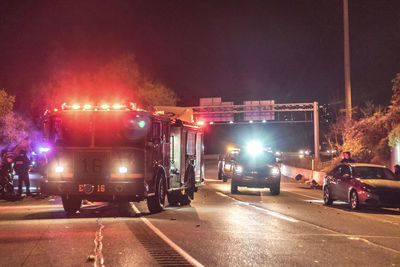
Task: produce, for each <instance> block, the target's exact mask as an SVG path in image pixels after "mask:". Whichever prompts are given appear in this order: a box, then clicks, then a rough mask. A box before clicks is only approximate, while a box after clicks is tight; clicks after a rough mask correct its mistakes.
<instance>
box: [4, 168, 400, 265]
mask: <svg viewBox="0 0 400 267" xmlns="http://www.w3.org/2000/svg"><path fill="white" fill-rule="evenodd" d="M216 177H217V173H216V162H215V161H210V162H208V163H207V164H206V178H207V181H206V185H205V186H203V187H202V188H201V189H200V190H199V192H198V193H197V194H196V195H195V200H194V201H192V203H191V205H190V206H184V207H167V208H166V210H165V211H164V212H162V213H159V214H153V215H150V214H149V213H148V210H147V208H146V203H145V202H141V203H131V204H130V205H129V206H128V205H127V206H126V207H123V209H122V213H121V211H119V208H118V207H116V206H114V205H111V204H108V203H88V204H87V205H84V207H83V208H82V209H81V212H80V213H78V214H76V215H75V216H72V217H66V215H65V214H64V211H63V209H62V205H61V202H60V199H59V198H58V197H55V198H45V199H35V198H25V199H23V200H21V201H17V202H5V201H3V200H1V201H0V266H185V265H186V266H190V265H193V266H400V212H399V211H398V210H394V209H364V210H361V211H357V212H354V211H351V210H350V209H349V208H348V205H347V204H346V203H334V205H333V206H332V207H326V206H324V205H323V203H322V192H321V191H320V190H315V189H310V188H308V187H307V186H306V185H304V184H299V183H296V182H294V181H292V180H290V179H288V178H283V179H282V185H281V186H282V187H281V194H280V195H279V196H272V195H270V193H269V190H268V189H263V190H260V189H247V188H239V191H240V194H235V195H232V194H230V183H229V181H228V183H223V182H221V181H218V180H216ZM121 214H122V215H121Z"/></svg>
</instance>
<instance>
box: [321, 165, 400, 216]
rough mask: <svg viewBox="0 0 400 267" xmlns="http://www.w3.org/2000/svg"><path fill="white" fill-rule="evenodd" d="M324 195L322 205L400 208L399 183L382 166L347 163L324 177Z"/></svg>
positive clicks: (390, 172) (399, 181)
mask: <svg viewBox="0 0 400 267" xmlns="http://www.w3.org/2000/svg"><path fill="white" fill-rule="evenodd" d="M323 192H324V193H323V194H324V203H325V205H331V204H332V203H333V201H335V200H341V201H346V202H349V203H350V207H351V209H353V210H355V209H359V208H360V207H361V206H363V205H365V206H375V207H391V208H400V180H398V179H397V178H396V177H395V175H394V174H393V172H392V171H391V170H389V169H388V168H386V167H385V166H380V165H373V164H364V163H346V164H340V165H339V166H337V167H336V168H334V169H333V170H332V171H330V172H329V173H327V175H326V177H325V179H324V184H323Z"/></svg>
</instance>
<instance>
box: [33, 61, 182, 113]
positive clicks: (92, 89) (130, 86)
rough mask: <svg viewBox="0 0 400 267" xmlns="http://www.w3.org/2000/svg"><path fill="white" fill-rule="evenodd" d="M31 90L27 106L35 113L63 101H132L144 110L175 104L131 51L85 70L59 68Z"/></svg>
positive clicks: (169, 90)
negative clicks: (31, 96)
mask: <svg viewBox="0 0 400 267" xmlns="http://www.w3.org/2000/svg"><path fill="white" fill-rule="evenodd" d="M33 92H35V97H34V101H33V102H32V104H31V109H32V110H33V111H34V112H37V111H39V114H41V113H43V112H44V109H45V108H52V107H57V106H60V105H61V104H62V103H63V102H68V103H73V102H80V103H82V102H87V103H101V102H109V103H114V102H119V103H121V102H126V101H132V102H135V103H136V104H137V105H138V106H139V107H142V108H146V109H151V108H152V106H155V105H176V102H177V95H176V93H175V92H173V91H172V90H171V89H169V88H167V87H165V86H164V85H162V84H161V83H160V82H159V81H156V80H154V79H151V78H149V77H148V76H147V75H146V74H144V73H143V72H142V71H141V70H140V69H139V66H138V64H137V63H136V60H135V57H134V56H133V55H132V54H126V55H123V56H121V57H119V58H116V59H114V60H112V61H110V62H109V63H108V64H106V65H104V66H101V67H99V68H97V69H96V70H94V71H90V72H86V73H76V72H75V71H71V70H69V71H68V70H63V71H59V72H58V73H56V74H55V75H54V76H53V77H52V78H51V79H49V81H47V82H46V83H43V84H39V85H37V86H35V88H34V89H33ZM39 114H37V115H39Z"/></svg>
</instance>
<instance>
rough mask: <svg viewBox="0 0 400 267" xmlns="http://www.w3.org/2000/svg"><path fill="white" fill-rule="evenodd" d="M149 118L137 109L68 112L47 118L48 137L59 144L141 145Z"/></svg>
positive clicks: (79, 145)
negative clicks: (48, 119) (136, 110)
mask: <svg viewBox="0 0 400 267" xmlns="http://www.w3.org/2000/svg"><path fill="white" fill-rule="evenodd" d="M148 128H149V120H148V118H147V117H146V116H144V115H143V114H139V113H137V112H119V111H118V112H113V111H110V112H78V111H77V112H68V113H63V114H58V115H57V116H54V117H52V118H51V128H50V140H51V141H53V142H54V143H55V144H56V145H59V146H66V147H68V146H72V147H82V146H83V147H86V146H91V144H92V139H93V144H94V146H98V147H113V146H134V147H142V146H144V144H145V142H144V140H145V138H146V134H147V131H148Z"/></svg>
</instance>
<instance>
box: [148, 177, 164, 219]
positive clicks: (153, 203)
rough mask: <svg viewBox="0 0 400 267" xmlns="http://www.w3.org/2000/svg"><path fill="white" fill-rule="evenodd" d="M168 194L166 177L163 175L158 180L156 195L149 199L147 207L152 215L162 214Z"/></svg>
mask: <svg viewBox="0 0 400 267" xmlns="http://www.w3.org/2000/svg"><path fill="white" fill-rule="evenodd" d="M166 194H167V187H166V185H165V177H164V175H163V174H161V175H160V176H159V178H158V179H157V185H156V192H155V195H154V196H150V197H148V198H147V207H148V208H149V211H150V213H157V212H161V211H162V210H163V209H164V204H165V196H166Z"/></svg>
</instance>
